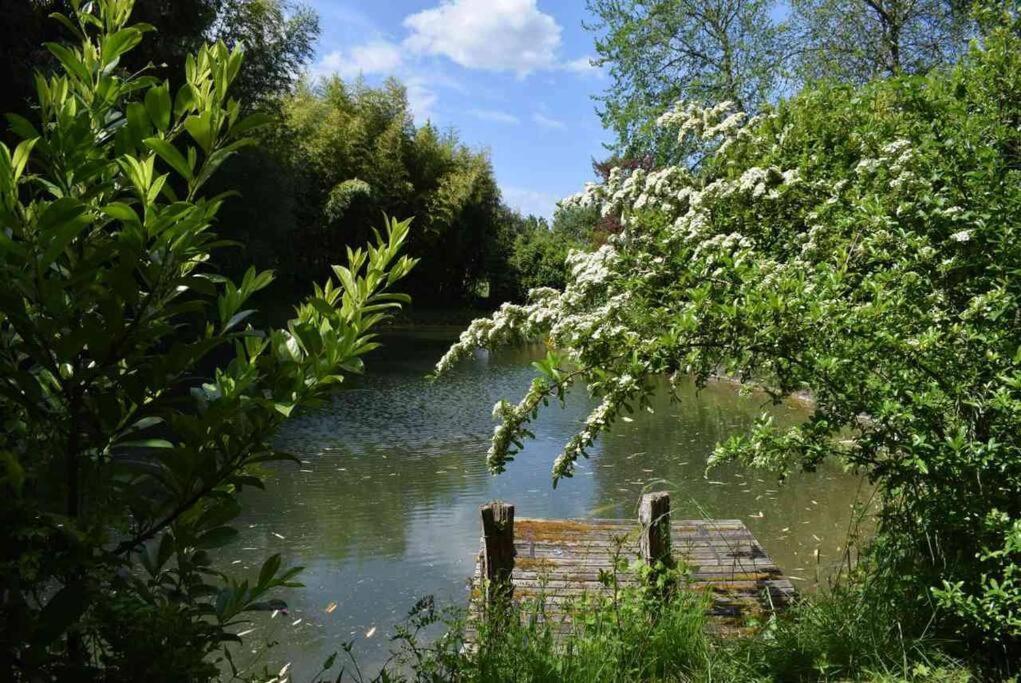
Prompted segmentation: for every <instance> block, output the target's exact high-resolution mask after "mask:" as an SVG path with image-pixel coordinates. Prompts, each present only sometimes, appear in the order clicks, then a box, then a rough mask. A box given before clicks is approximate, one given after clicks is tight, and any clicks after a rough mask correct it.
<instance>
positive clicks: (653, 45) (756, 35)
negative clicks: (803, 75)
mask: <svg viewBox="0 0 1021 683" xmlns="http://www.w3.org/2000/svg"><path fill="white" fill-rule="evenodd" d="M771 7H772V3H771V2H768V1H767V0H710V1H708V2H706V1H705V0H623V1H621V0H588V9H589V11H590V12H591V13H592V14H593V15H594V16H595V17H596V22H595V23H594V24H592V25H591V26H588V27H587V28H589V30H591V31H593V32H596V33H597V34H598V35H597V38H596V51H597V53H598V56H599V58H598V60H597V62H598V63H599V64H600V65H604V66H607V67H608V68H609V73H610V77H611V79H612V81H613V82H612V84H611V85H610V87H609V89H608V90H607V92H606V94H605V95H603V96H601V97H599V98H598V100H599V101H600V103H601V104H602V107H603V109H602V110H601V112H600V115H601V116H602V120H603V125H604V126H605V127H606V128H609V129H611V130H613V131H614V132H615V133H616V134H617V138H618V141H617V144H616V145H615V151H617V152H619V153H621V154H624V155H625V156H629V157H633V158H641V157H644V156H646V155H652V156H653V157H654V158H655V159H656V161H657V162H664V161H676V160H678V159H679V158H682V157H683V155H684V150H677V149H676V145H675V144H674V143H675V140H672V139H671V138H669V136H665V135H664V134H663V133H662V131H661V130H660V129H658V128H657V127H656V126H655V121H656V119H657V118H658V117H659V116H660V115H661V114H663V113H665V112H666V111H667V110H668V109H669V108H670V107H672V106H673V105H674V104H675V103H676V102H677V101H679V100H685V101H691V102H698V103H700V104H716V103H719V102H723V101H731V102H734V103H735V104H736V105H737V107H738V108H740V109H744V110H746V111H755V110H758V109H759V108H760V107H761V106H762V105H763V104H764V103H766V102H767V101H769V99H770V98H771V97H773V96H774V94H775V93H776V90H777V87H778V85H779V84H780V82H781V79H782V65H783V59H784V57H785V45H784V41H785V30H784V28H783V26H781V25H779V24H777V23H776V22H774V21H773V20H772V18H771V17H770V9H771Z"/></svg>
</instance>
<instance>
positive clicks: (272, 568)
mask: <svg viewBox="0 0 1021 683" xmlns="http://www.w3.org/2000/svg"><path fill="white" fill-rule="evenodd" d="M282 562H283V560H282V559H281V557H280V553H276V554H275V555H272V556H270V557H267V558H266V561H265V562H263V563H262V569H260V570H259V585H260V586H268V585H269V582H270V581H272V580H273V578H274V577H275V576H276V575H277V572H278V571H280V565H281V563H282Z"/></svg>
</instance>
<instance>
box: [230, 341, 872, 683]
mask: <svg viewBox="0 0 1021 683" xmlns="http://www.w3.org/2000/svg"><path fill="white" fill-rule="evenodd" d="M457 332H458V330H456V329H454V328H429V329H421V328H419V329H416V330H414V331H411V332H404V333H395V334H393V335H389V336H387V337H385V338H384V339H383V341H384V343H385V344H386V346H385V347H384V349H382V350H380V351H378V352H376V354H375V355H374V356H372V357H371V358H370V359H369V361H368V363H369V370H370V372H369V374H368V375H367V376H366V377H364V378H359V379H358V380H357V382H355V383H354V384H353V385H352V387H351V388H348V389H346V390H344V391H341V392H339V393H338V394H336V395H335V396H334V397H333V399H332V401H331V402H330V404H329V405H327V406H325V407H324V408H322V409H319V410H316V411H313V412H310V413H307V414H305V415H302V416H300V417H298V418H296V419H295V420H293V421H291V423H289V424H288V425H287V427H286V428H285V430H284V431H283V433H281V434H280V436H279V440H280V444H281V446H283V447H284V448H286V449H288V450H290V451H291V452H292V453H294V454H295V455H297V456H298V457H299V458H300V459H301V460H302V465H301V466H300V467H298V466H295V465H286V466H282V467H278V468H276V471H275V474H274V477H273V478H272V479H271V481H270V482H269V483H268V485H267V490H266V491H265V492H262V491H253V492H252V493H250V494H248V493H246V495H245V499H244V501H243V507H244V510H245V513H244V516H243V517H242V518H241V519H240V520H239V525H240V526H241V528H242V538H241V541H240V542H239V543H237V544H236V545H234V546H232V548H231V549H230V550H229V555H230V557H229V561H232V562H233V563H234V564H235V565H236V567H235V568H238V566H240V567H244V568H249V567H250V568H252V569H253V570H256V569H257V568H258V563H259V562H261V560H262V559H263V558H265V557H266V556H267V555H269V554H271V553H273V552H281V553H283V555H284V558H285V562H287V563H290V564H298V565H303V566H304V567H305V571H304V572H303V574H302V576H301V580H302V581H303V582H304V583H305V585H306V588H304V589H300V590H296V591H291V592H289V593H288V594H286V595H285V596H283V597H285V598H286V600H287V601H288V603H289V605H290V610H289V613H288V614H287V615H278V616H277V617H276V618H274V619H269V618H266V619H260V620H259V621H257V623H256V624H255V625H254V626H255V629H256V630H255V632H254V633H252V634H251V635H250V636H249V638H250V639H252V640H249V641H248V642H251V643H256V642H259V641H260V640H264V639H268V640H270V641H277V642H278V644H277V645H276V646H275V647H273V648H271V649H270V651H269V653H268V655H263V654H262V652H261V650H260V658H261V657H264V656H265V657H267V663H268V662H277V663H278V664H277V666H279V664H282V663H284V662H292V668H291V671H292V674H293V676H294V678H293V680H296V681H303V680H308V679H309V678H310V677H311V676H312V674H314V673H315V671H317V670H318V667H319V665H320V664H321V663H322V661H323V660H324V659H325V658H326V657H327V656H329V654H330V653H332V652H334V651H336V650H338V649H340V645H341V643H343V642H346V641H350V640H356V641H357V643H356V645H355V651H356V652H357V653H358V654H359V660H360V662H361V663H362V664H363V665H366V666H367V667H368V668H369V669H371V668H372V665H373V664H375V663H378V662H379V661H381V660H382V658H383V657H384V656H385V654H386V651H387V648H388V647H389V644H388V643H387V639H386V635H387V633H388V632H389V630H390V628H391V627H392V625H393V624H395V623H398V622H400V621H401V620H402V619H403V617H404V615H405V614H406V612H407V610H408V609H409V608H410V607H411V606H412V605H413V604H414V603H415V601H416V600H418V599H419V598H421V597H423V596H425V595H434V596H435V597H436V599H437V602H438V603H441V604H442V603H444V602H453V603H464V602H465V600H466V596H467V591H466V588H465V586H466V579H467V577H468V576H469V575H470V574H471V572H472V571H473V566H474V557H475V554H476V552H477V551H478V545H479V534H480V529H479V527H480V522H479V516H478V507H479V505H481V504H482V503H484V502H486V501H489V500H492V499H494V498H502V499H504V500H508V501H510V502H513V503H514V504H515V505H516V507H517V514H518V516H521V517H626V518H634V517H635V516H636V505H637V501H638V498H639V496H640V494H641V493H642V491H643V489H645V488H647V487H649V486H651V485H653V483H654V482H660V480H663V482H662V483H658V484H656V485H655V488H656V489H657V490H659V489H667V490H670V491H672V504H673V509H674V511H675V512H674V518H675V519H682V518H690V517H704V516H708V517H716V518H740V519H742V520H744V521H745V523H746V524H747V525H748V527H749V528H750V529H751V530H752V532H753V533H754V534H755V535H756V536H757V538H758V539H759V540H760V541H761V542H762V544H763V545H764V546H765V548H766V550H767V552H769V553H770V555H772V557H773V558H774V560H775V561H776V562H777V563H778V564H779V565H780V567H781V568H782V569H783V570H784V571H785V572H786V573H788V574H790V575H792V577H793V578H794V579H795V582H796V585H799V587H801V588H802V589H805V588H808V587H810V586H811V584H812V582H814V581H815V580H816V577H817V576H819V575H821V573H824V572H825V570H826V567H827V566H832V565H834V564H837V563H839V560H840V557H841V553H842V550H843V543H844V541H845V539H846V535H847V529H848V523H849V519H850V516H851V514H850V513H851V510H850V509H851V506H852V504H853V502H854V501H855V499H856V496H857V494H858V492H859V482H858V480H857V479H856V478H854V477H851V476H849V475H846V474H843V473H842V472H840V471H839V470H837V469H835V468H823V469H821V470H820V471H819V472H816V473H814V474H811V475H798V476H795V477H793V478H792V479H791V480H788V481H787V482H786V483H785V484H783V485H782V486H781V485H779V484H778V483H777V482H776V480H775V478H771V477H770V476H768V475H764V474H762V473H756V472H748V471H745V470H742V469H740V468H738V467H731V466H728V467H724V468H718V469H716V470H714V471H712V472H711V473H709V476H708V477H706V476H704V469H705V462H706V458H707V457H708V455H709V454H710V453H711V451H712V449H713V447H714V445H715V444H716V443H717V442H718V441H720V440H722V439H725V438H726V437H727V436H729V435H731V434H734V433H737V432H741V431H742V430H745V429H747V428H748V427H749V426H750V425H751V424H752V422H753V421H754V419H755V418H756V416H757V415H758V414H759V412H760V410H761V409H762V408H763V406H764V405H765V398H764V397H763V396H751V397H741V396H740V395H739V393H738V391H737V389H736V388H735V387H734V386H732V385H730V384H727V383H719V384H713V385H711V386H709V387H707V388H706V389H704V390H702V391H701V392H696V391H695V388H694V386H686V387H683V388H682V391H681V395H682V401H681V403H679V404H678V403H671V402H670V401H669V400H668V398H667V394H666V391H665V389H664V390H663V391H661V392H660V395H659V396H657V399H656V401H655V402H654V410H655V412H654V413H648V412H641V413H636V414H635V415H634V416H633V421H631V422H619V423H618V424H617V426H616V427H615V428H614V430H613V432H612V433H611V434H609V435H607V436H605V437H604V438H602V439H601V440H600V442H599V443H598V444H597V447H596V448H594V449H593V457H592V459H591V460H588V461H585V462H582V463H581V464H580V466H579V468H578V472H577V474H576V476H575V477H574V478H573V479H570V480H566V481H563V482H561V483H560V485H559V486H558V488H557V489H556V490H555V491H554V490H553V489H552V487H551V481H550V467H551V465H552V463H553V459H554V458H555V457H556V455H557V454H558V453H559V450H560V448H561V446H562V445H563V444H564V442H565V441H566V440H567V439H568V438H569V437H570V436H571V435H572V434H573V433H574V431H575V430H576V429H577V428H578V426H579V425H580V423H581V422H582V420H583V419H584V418H585V416H586V415H587V413H588V410H589V409H590V408H591V407H593V402H592V400H591V399H590V398H589V397H588V396H586V395H585V392H584V391H575V392H573V393H572V394H571V395H570V396H569V397H568V401H567V405H566V407H565V408H564V409H560V407H559V406H551V407H550V408H548V409H546V410H545V411H544V412H542V413H541V414H540V418H539V420H538V421H537V423H535V425H534V428H533V431H534V432H535V435H536V437H535V439H534V440H533V441H529V442H527V443H526V445H525V449H524V451H523V452H522V453H520V454H519V455H518V456H517V458H516V460H515V462H513V463H511V464H510V466H509V467H508V470H507V472H505V473H504V474H502V475H499V476H495V477H494V476H491V475H490V474H488V472H487V471H486V468H485V462H484V454H485V452H486V449H487V448H488V441H489V436H490V434H491V433H492V429H493V423H492V421H491V418H490V412H491V408H492V405H493V404H494V403H495V402H496V401H497V400H498V399H500V398H508V399H512V400H516V399H517V398H518V397H519V396H520V395H521V394H522V392H523V391H524V390H525V389H526V388H527V384H528V382H529V381H530V379H531V378H532V376H533V375H534V370H533V368H531V366H530V362H531V361H532V360H533V359H534V358H535V354H536V350H535V349H510V350H505V351H500V352H495V353H492V354H490V353H484V352H479V353H478V354H476V357H475V358H474V360H471V361H467V362H465V363H463V364H462V365H461V366H460V367H459V368H458V369H457V370H456V371H455V372H454V373H453V374H452V375H450V376H448V377H444V378H443V379H441V380H439V381H437V382H434V383H430V382H428V381H427V380H426V379H425V374H426V373H427V372H429V371H430V369H431V367H432V364H433V363H434V362H435V361H436V360H437V359H438V358H439V357H440V356H441V355H442V353H443V352H444V350H445V349H446V348H447V346H448V345H449V344H450V342H451V341H453V339H454V338H455V337H456V334H457ZM772 410H773V412H774V413H775V414H776V416H777V419H779V420H781V421H795V420H798V419H802V418H803V417H804V415H805V414H806V411H807V408H806V407H805V406H804V405H801V404H798V403H791V404H785V405H783V406H780V407H778V408H775V409H772ZM816 551H819V556H818V559H817V558H816ZM331 603H336V608H335V609H332V610H329V608H330V606H331ZM370 633H371V636H370V637H367V636H366V634H370Z"/></svg>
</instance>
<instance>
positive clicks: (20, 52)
mask: <svg viewBox="0 0 1021 683" xmlns="http://www.w3.org/2000/svg"><path fill="white" fill-rule="evenodd" d="M79 4H80V3H79ZM72 7H73V3H72V2H71V0H5V2H4V3H3V10H2V12H3V15H4V21H3V23H2V24H0V37H2V39H0V44H3V45H4V48H5V59H4V61H3V62H2V63H0V74H2V75H3V78H2V79H0V80H2V82H3V83H5V84H6V86H7V87H5V88H4V89H3V91H2V92H0V111H13V112H18V113H21V114H26V113H27V110H26V105H27V103H28V101H29V100H30V99H31V98H32V97H33V96H34V94H35V90H34V87H35V85H34V82H33V80H32V78H31V74H32V73H33V72H34V70H36V69H38V68H40V67H42V68H43V70H44V71H45V70H51V69H53V68H56V67H57V62H56V60H55V59H54V58H53V56H52V55H51V54H50V53H49V52H48V51H47V50H45V49H43V48H42V44H43V43H44V42H47V41H56V40H62V39H64V38H65V37H66V35H65V34H63V33H62V32H63V30H64V28H63V27H62V26H61V25H59V24H57V23H56V22H53V21H49V20H48V19H47V17H48V16H49V14H50V13H52V12H62V13H64V14H68V13H70V11H71V10H72ZM133 16H134V18H135V20H136V21H137V22H139V23H145V24H150V25H152V26H154V27H156V29H157V30H158V31H159V36H160V38H159V40H151V41H146V42H144V43H142V44H141V45H139V46H138V48H137V49H135V50H133V51H131V52H129V53H127V54H125V55H124V56H123V58H122V60H121V62H120V65H119V66H120V67H122V68H124V69H125V70H126V71H128V72H130V73H134V72H135V71H138V70H140V69H147V68H148V69H150V71H149V73H151V74H153V75H156V76H158V77H159V78H165V79H169V80H170V81H171V84H172V85H173V86H174V87H178V86H180V85H181V84H182V83H183V82H184V81H183V74H184V63H185V60H186V58H187V57H188V55H190V54H193V53H195V52H196V51H197V50H198V49H199V48H200V47H201V46H202V45H203V44H204V43H205V42H206V41H209V40H213V41H215V40H222V41H224V43H225V44H227V45H228V47H236V46H241V47H244V49H245V52H246V54H247V55H248V57H247V58H246V60H245V65H244V66H243V67H242V73H241V75H240V76H239V77H238V79H237V84H236V88H235V91H236V92H237V93H238V95H239V97H240V98H241V101H243V102H245V104H246V106H254V105H265V104H266V102H267V100H269V99H270V98H272V97H274V96H277V95H280V94H281V93H283V92H286V91H287V90H289V89H290V88H291V87H292V86H293V84H294V82H295V79H296V78H297V76H298V74H299V73H300V71H301V67H302V66H304V64H305V63H306V62H307V60H308V59H309V58H310V57H311V55H312V47H313V43H314V42H315V39H316V37H317V36H318V33H319V23H318V18H317V16H316V15H315V13H314V12H312V11H311V10H309V9H307V8H305V7H303V6H300V5H293V4H291V3H290V2H289V0H174V1H173V2H167V1H166V0H136V3H135V10H134V15H133Z"/></svg>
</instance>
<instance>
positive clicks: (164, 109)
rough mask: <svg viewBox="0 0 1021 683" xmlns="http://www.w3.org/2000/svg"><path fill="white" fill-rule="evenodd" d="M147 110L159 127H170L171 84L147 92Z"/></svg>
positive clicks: (165, 129)
mask: <svg viewBox="0 0 1021 683" xmlns="http://www.w3.org/2000/svg"><path fill="white" fill-rule="evenodd" d="M145 110H146V112H148V113H149V118H150V119H151V120H152V122H153V124H154V125H155V126H156V128H157V129H159V130H161V131H163V132H166V131H167V129H169V128H170V86H168V85H167V84H165V83H164V84H163V85H161V86H158V87H156V88H150V89H149V91H148V92H146V93H145Z"/></svg>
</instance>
